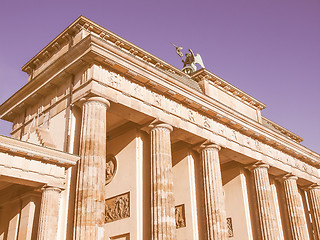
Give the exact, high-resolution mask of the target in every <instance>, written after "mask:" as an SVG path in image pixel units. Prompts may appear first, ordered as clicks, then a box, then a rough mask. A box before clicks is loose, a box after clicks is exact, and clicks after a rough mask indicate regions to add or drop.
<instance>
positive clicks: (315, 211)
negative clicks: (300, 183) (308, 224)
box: [308, 186, 320, 240]
mask: <svg viewBox="0 0 320 240" xmlns="http://www.w3.org/2000/svg"><path fill="white" fill-rule="evenodd" d="M308 195H309V204H310V212H311V217H312V226H313V232H314V237H315V240H320V186H316V187H312V188H310V189H309V192H308Z"/></svg>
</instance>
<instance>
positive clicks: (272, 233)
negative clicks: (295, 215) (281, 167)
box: [249, 163, 279, 240]
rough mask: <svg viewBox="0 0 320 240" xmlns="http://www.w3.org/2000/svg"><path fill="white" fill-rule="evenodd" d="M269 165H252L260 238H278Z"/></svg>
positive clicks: (267, 239) (268, 239)
mask: <svg viewBox="0 0 320 240" xmlns="http://www.w3.org/2000/svg"><path fill="white" fill-rule="evenodd" d="M268 168H269V166H268V165H267V164H263V163H257V164H254V165H252V166H251V167H250V168H249V170H251V171H252V175H253V179H254V187H255V192H256V198H257V206H258V213H259V223H260V230H261V239H263V240H278V239H279V229H278V226H277V220H276V214H275V208H274V202H273V198H272V192H271V186H270V181H269V174H268Z"/></svg>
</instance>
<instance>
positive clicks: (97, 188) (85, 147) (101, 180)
mask: <svg viewBox="0 0 320 240" xmlns="http://www.w3.org/2000/svg"><path fill="white" fill-rule="evenodd" d="M108 106H109V102H108V101H107V100H105V99H103V98H100V97H93V98H90V99H88V100H87V102H85V103H84V104H83V106H82V126H81V138H80V162H79V164H78V175H77V189H76V191H77V193H76V209H75V214H76V215H75V219H76V221H75V236H74V239H77V240H85V239H99V234H98V233H99V228H101V227H103V223H104V185H105V168H106V137H107V136H106V110H107V108H108Z"/></svg>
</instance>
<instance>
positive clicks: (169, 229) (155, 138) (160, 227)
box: [150, 123, 176, 240]
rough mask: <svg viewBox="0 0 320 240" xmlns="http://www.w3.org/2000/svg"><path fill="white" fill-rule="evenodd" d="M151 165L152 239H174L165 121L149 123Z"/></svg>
mask: <svg viewBox="0 0 320 240" xmlns="http://www.w3.org/2000/svg"><path fill="white" fill-rule="evenodd" d="M150 127H151V131H150V135H151V164H152V165H151V167H152V179H151V181H152V183H151V185H152V221H153V226H152V239H153V240H174V239H175V231H176V225H175V209H174V207H175V205H174V204H175V202H174V196H173V174H172V157H171V141H170V132H171V131H172V127H171V126H170V125H168V124H165V123H156V124H152V125H150Z"/></svg>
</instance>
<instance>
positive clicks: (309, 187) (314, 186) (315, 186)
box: [302, 183, 320, 191]
mask: <svg viewBox="0 0 320 240" xmlns="http://www.w3.org/2000/svg"><path fill="white" fill-rule="evenodd" d="M302 190H304V191H310V190H320V185H319V184H317V183H313V184H310V185H307V186H304V187H303V188H302Z"/></svg>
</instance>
